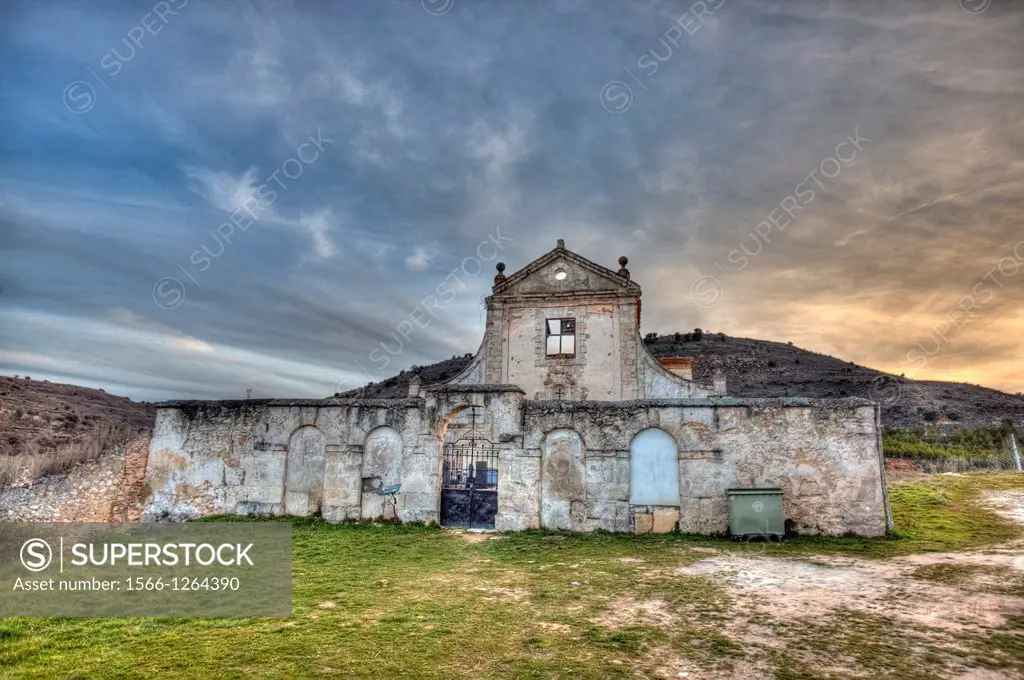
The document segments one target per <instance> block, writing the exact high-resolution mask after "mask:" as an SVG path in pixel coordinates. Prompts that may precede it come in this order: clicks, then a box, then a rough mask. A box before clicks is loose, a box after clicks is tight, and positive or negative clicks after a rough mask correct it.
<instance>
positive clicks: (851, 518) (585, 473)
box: [145, 241, 887, 536]
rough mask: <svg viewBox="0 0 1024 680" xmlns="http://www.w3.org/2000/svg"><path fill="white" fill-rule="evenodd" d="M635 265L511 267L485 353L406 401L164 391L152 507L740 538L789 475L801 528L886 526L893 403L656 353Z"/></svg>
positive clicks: (491, 307)
mask: <svg viewBox="0 0 1024 680" xmlns="http://www.w3.org/2000/svg"><path fill="white" fill-rule="evenodd" d="M619 265H620V266H619V269H618V270H614V269H607V268H605V267H602V266H600V265H597V264H595V263H593V262H591V261H590V260H587V259H586V258H584V257H582V256H580V255H578V254H576V253H574V252H572V251H570V250H568V249H566V248H565V245H564V243H563V242H562V241H559V242H558V245H557V246H556V247H555V248H554V249H553V250H551V251H550V252H548V253H546V254H544V255H542V256H541V257H539V258H538V259H536V260H534V261H533V262H531V263H529V264H528V265H526V266H525V267H523V268H522V269H520V270H519V271H517V272H515V273H513V274H511V275H508V276H506V275H505V273H504V269H505V266H504V264H502V263H499V264H498V273H497V275H496V276H495V278H494V287H493V291H492V294H491V296H490V297H488V298H487V300H486V302H487V323H486V328H485V331H484V338H483V342H482V343H481V345H480V349H479V350H478V351H477V353H476V355H475V357H474V358H473V360H472V361H471V362H470V364H469V365H468V366H467V367H466V368H465V369H464V370H463V371H462V372H461V373H459V374H458V375H456V376H454V377H452V378H450V379H448V380H446V381H444V382H442V383H436V384H430V385H421V384H420V383H419V381H418V380H417V379H416V378H414V379H413V380H412V382H411V383H410V386H409V392H408V395H407V396H404V397H402V398H395V399H367V398H337V397H335V398H328V399H281V400H273V399H271V400H255V399H254V400H244V401H219V402H208V401H207V402H202V401H193V402H169V403H165V404H162V405H161V407H160V409H159V411H158V413H157V418H156V426H155V430H154V436H153V438H152V441H151V446H150V455H149V463H148V467H147V472H146V478H147V482H148V484H147V486H148V488H149V489H150V493H151V495H150V497H149V499H148V502H147V508H146V512H145V516H146V517H147V518H149V519H167V518H170V519H181V518H187V517H196V516H202V515H210V514H270V515H309V514H315V513H322V515H323V517H324V518H326V519H327V520H328V521H332V522H339V521H344V520H357V519H372V518H379V517H382V516H383V517H386V518H390V517H392V516H395V517H397V518H398V519H401V520H403V521H422V522H440V523H441V524H442V525H455V526H471V527H479V528H492V527H493V528H496V529H498V530H518V529H529V528H547V529H562V530H570V531H590V530H596V529H603V530H607V531H619V532H632V531H635V532H651V531H670V530H673V529H676V528H678V529H679V530H681V531H683V532H693V533H723V532H726V531H727V530H728V526H729V514H728V506H727V501H726V494H725V491H726V489H728V488H733V487H747V488H749V487H780V488H781V489H782V492H783V503H784V509H785V515H786V520H787V525H788V526H789V527H790V528H791V529H792V530H794V531H797V532H800V533H811V534H818V533H821V534H832V535H835V534H844V533H853V534H858V535H864V536H877V535H880V534H883V533H884V532H885V530H886V521H887V499H886V496H885V485H884V477H883V475H884V471H883V470H884V468H883V464H882V452H881V441H880V437H879V428H878V413H877V406H876V405H875V404H873V403H871V402H869V401H866V400H863V399H855V398H850V399H828V400H815V399H804V398H786V399H739V398H732V397H729V396H727V394H726V385H725V382H724V380H722V379H717V378H716V379H715V380H714V382H713V384H706V385H705V384H698V383H697V382H695V381H694V380H693V379H692V375H691V365H692V362H691V360H690V359H688V358H685V357H678V358H669V359H664V360H662V362H659V361H658V360H656V359H655V358H654V357H653V356H651V354H650V353H649V352H648V351H647V348H646V346H645V345H644V343H643V341H642V339H641V337H640V319H641V305H640V298H641V290H640V286H639V285H638V284H637V283H636V282H635V281H634V280H633V279H632V277H631V276H630V272H629V270H627V269H626V265H627V260H626V258H620V259H619ZM389 487H390V488H389ZM395 487H397V488H395Z"/></svg>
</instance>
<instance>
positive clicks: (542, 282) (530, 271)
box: [494, 245, 640, 295]
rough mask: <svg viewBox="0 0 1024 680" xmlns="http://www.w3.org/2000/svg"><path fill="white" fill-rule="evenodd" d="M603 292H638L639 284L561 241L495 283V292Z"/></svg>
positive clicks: (497, 293) (516, 293)
mask: <svg viewBox="0 0 1024 680" xmlns="http://www.w3.org/2000/svg"><path fill="white" fill-rule="evenodd" d="M602 292H607V293H617V294H622V293H629V294H633V295H639V294H640V286H639V285H637V284H636V282H634V281H631V280H630V279H629V276H628V275H624V274H619V273H618V272H616V271H614V270H612V269H608V268H607V267H602V266H601V265H599V264H597V263H595V262H591V261H590V260H588V259H587V258H585V257H583V256H582V255H580V254H578V253H574V252H572V251H571V250H569V249H567V248H565V247H564V246H562V245H559V246H556V247H555V248H554V249H553V250H550V251H548V252H547V253H545V254H543V255H541V256H540V257H538V258H537V259H536V260H534V261H533V262H531V263H530V264H528V265H526V266H525V267H523V268H522V269H520V270H519V271H517V272H515V273H514V274H512V275H510V276H508V277H506V278H505V280H504V281H500V282H496V283H495V285H494V294H495V295H523V294H586V293H602Z"/></svg>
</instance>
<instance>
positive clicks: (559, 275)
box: [555, 269, 569, 281]
mask: <svg viewBox="0 0 1024 680" xmlns="http://www.w3.org/2000/svg"><path fill="white" fill-rule="evenodd" d="M567 278H569V272H567V271H565V270H564V269H556V270H555V281H565V280H566V279H567Z"/></svg>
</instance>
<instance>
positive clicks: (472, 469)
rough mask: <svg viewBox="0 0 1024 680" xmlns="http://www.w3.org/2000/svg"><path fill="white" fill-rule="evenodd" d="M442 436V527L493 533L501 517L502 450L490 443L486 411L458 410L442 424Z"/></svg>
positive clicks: (460, 408) (479, 408)
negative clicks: (499, 516) (499, 500)
mask: <svg viewBox="0 0 1024 680" xmlns="http://www.w3.org/2000/svg"><path fill="white" fill-rule="evenodd" d="M467 414H468V416H469V417H468V418H467V417H465V416H466V415H467ZM460 416H463V417H461V418H460ZM450 426H453V427H451V429H449V427H450ZM439 436H440V446H441V456H440V470H439V473H440V475H439V476H440V496H441V498H440V506H439V514H438V518H439V520H440V522H439V523H440V524H441V525H442V526H459V527H468V528H474V529H493V528H494V526H495V520H496V518H497V514H498V475H499V455H498V454H499V449H498V447H497V445H495V444H494V442H492V441H491V440H490V437H489V426H488V423H487V420H486V412H485V410H484V409H483V408H481V407H479V406H472V405H468V404H467V405H460V406H458V407H456V408H455V409H454V410H453V411H452V412H451V413H450V414H449V415H448V417H447V418H446V419H445V420H444V421H443V422H442V425H441V428H440V431H439Z"/></svg>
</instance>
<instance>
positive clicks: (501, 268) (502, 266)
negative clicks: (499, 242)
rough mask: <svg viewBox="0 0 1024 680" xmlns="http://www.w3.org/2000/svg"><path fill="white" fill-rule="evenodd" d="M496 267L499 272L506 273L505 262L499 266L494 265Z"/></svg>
mask: <svg viewBox="0 0 1024 680" xmlns="http://www.w3.org/2000/svg"><path fill="white" fill-rule="evenodd" d="M494 267H495V268H496V269H497V270H498V271H499V272H503V271H505V263H504V262H499V263H498V264H496V265H494Z"/></svg>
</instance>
